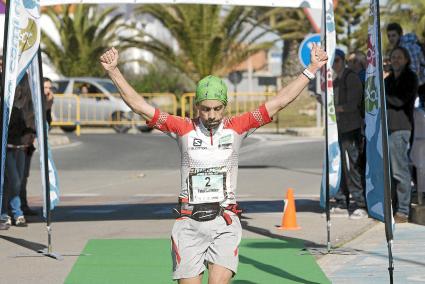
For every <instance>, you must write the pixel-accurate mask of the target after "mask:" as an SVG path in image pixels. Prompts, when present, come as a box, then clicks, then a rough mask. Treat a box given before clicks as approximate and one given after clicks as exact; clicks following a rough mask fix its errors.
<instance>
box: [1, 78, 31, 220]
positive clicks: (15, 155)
mask: <svg viewBox="0 0 425 284" xmlns="http://www.w3.org/2000/svg"><path fill="white" fill-rule="evenodd" d="M34 138H35V122H34V110H33V106H32V101H31V90H30V86H29V82H28V75H27V74H25V75H24V76H23V77H22V79H21V81H20V82H19V84H18V85H17V86H16V90H15V99H14V101H13V108H12V114H11V116H10V122H9V133H8V138H7V151H6V164H5V183H4V184H5V187H4V189H5V190H4V193H3V198H4V200H5V201H6V204H7V205H9V209H10V211H11V213H12V218H11V217H10V216H8V214H7V213H8V212H7V209H8V207H7V206H3V207H2V212H1V215H2V217H1V218H2V219H3V220H4V219H6V220H7V223H8V224H9V225H10V224H14V225H15V226H17V227H26V226H27V222H26V219H25V217H24V214H23V211H22V208H21V198H20V193H21V190H22V183H23V181H24V178H25V176H24V175H25V160H26V156H27V153H28V150H29V148H30V147H31V146H32V144H33V143H34Z"/></svg>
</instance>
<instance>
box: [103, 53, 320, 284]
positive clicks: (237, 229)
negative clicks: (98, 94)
mask: <svg viewBox="0 0 425 284" xmlns="http://www.w3.org/2000/svg"><path fill="white" fill-rule="evenodd" d="M327 59H328V57H327V55H326V53H325V52H324V51H323V50H322V49H320V48H319V47H318V46H316V45H313V48H312V51H311V64H310V65H309V66H308V67H307V68H306V69H305V70H304V71H303V73H302V74H301V75H300V76H298V78H296V79H295V80H294V81H293V82H291V83H290V84H289V85H288V86H286V87H285V88H283V89H281V90H280V91H279V92H278V95H277V96H276V97H273V98H272V99H271V100H269V101H267V102H266V103H265V104H263V105H261V106H260V107H259V108H257V109H256V110H254V111H251V112H247V113H244V114H242V115H239V116H234V117H224V113H225V108H226V105H227V87H226V85H225V84H224V82H223V81H222V80H221V79H220V78H218V77H215V76H207V77H205V78H203V79H202V80H201V81H199V82H198V85H197V87H196V96H195V104H196V108H197V110H198V113H199V117H197V118H195V119H189V118H180V117H177V116H173V115H170V114H168V113H165V112H162V111H160V110H159V109H155V108H154V107H153V106H151V105H150V104H148V103H147V102H146V101H145V100H144V99H143V97H142V96H140V95H139V94H137V93H136V91H135V90H134V89H133V88H132V87H131V86H130V85H129V84H128V82H127V81H126V79H125V78H124V76H123V75H122V74H121V72H120V70H119V69H118V67H117V64H118V51H117V50H116V49H115V48H111V49H109V50H108V51H106V52H105V53H104V54H103V55H102V56H101V57H100V62H101V64H102V66H103V68H104V69H105V70H106V72H107V73H108V75H109V77H110V78H111V79H112V81H113V82H114V83H115V85H116V86H117V88H118V89H119V91H120V93H121V96H122V98H123V100H124V101H125V102H126V103H127V104H128V106H129V107H130V108H131V109H132V110H133V111H134V112H136V113H138V114H140V115H142V116H144V117H145V118H146V119H147V121H148V124H149V126H151V127H155V128H157V129H159V130H161V131H163V132H165V133H167V134H173V135H172V137H174V138H175V139H176V140H177V142H178V145H179V147H180V150H181V191H180V195H179V204H178V208H177V209H176V212H177V214H178V218H177V220H176V222H175V224H174V227H173V230H172V233H171V246H172V255H173V279H175V280H178V283H180V284H191V283H201V282H202V276H203V272H204V270H205V269H206V268H208V274H209V279H208V283H210V284H215V283H229V282H230V280H231V278H232V277H233V275H234V274H235V273H236V271H237V265H238V245H239V243H240V240H241V235H242V227H241V224H240V222H239V218H238V215H239V213H240V210H239V209H238V207H237V204H236V196H235V193H236V180H237V170H238V151H239V148H240V146H241V142H242V140H243V138H245V137H246V136H247V135H248V134H249V133H251V132H252V131H253V130H255V129H256V128H258V127H260V126H262V125H265V124H267V123H269V122H270V121H271V117H272V116H273V115H275V114H276V113H277V112H278V111H280V110H281V109H283V108H284V107H285V106H287V105H288V104H289V103H290V102H292V101H293V100H294V99H295V98H296V97H297V96H298V95H299V94H300V93H301V91H302V90H303V89H304V88H305V87H306V86H307V84H308V83H309V81H310V80H312V79H313V78H314V74H315V73H316V72H317V71H318V70H319V69H320V67H322V66H323V65H324V64H326V62H327ZM170 136H171V135H170Z"/></svg>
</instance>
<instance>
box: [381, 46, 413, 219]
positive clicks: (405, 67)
mask: <svg viewBox="0 0 425 284" xmlns="http://www.w3.org/2000/svg"><path fill="white" fill-rule="evenodd" d="M390 60H391V69H392V70H391V73H390V75H389V76H388V77H387V78H386V79H385V92H386V103H387V112H388V134H389V150H390V161H391V174H392V180H393V184H394V185H395V187H394V188H395V195H396V198H397V199H396V203H395V204H394V208H395V212H396V213H395V215H394V219H395V221H396V222H397V223H405V222H407V220H408V216H409V210H410V208H409V206H410V199H411V173H410V169H409V159H408V150H409V139H410V136H411V131H412V120H413V118H412V114H413V105H414V101H415V95H416V92H417V90H418V78H417V77H416V74H415V73H414V72H413V71H412V70H410V68H409V66H411V65H410V57H409V52H408V51H407V49H405V48H403V47H401V46H398V47H396V48H394V49H393V51H392V52H391V53H390Z"/></svg>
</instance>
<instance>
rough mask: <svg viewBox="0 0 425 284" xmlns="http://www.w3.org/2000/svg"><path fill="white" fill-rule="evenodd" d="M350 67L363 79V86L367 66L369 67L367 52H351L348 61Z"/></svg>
mask: <svg viewBox="0 0 425 284" xmlns="http://www.w3.org/2000/svg"><path fill="white" fill-rule="evenodd" d="M347 65H348V68H350V69H351V70H353V71H354V72H356V73H357V74H358V75H359V77H360V80H361V81H362V84H363V86H364V85H365V81H366V68H367V57H366V54H364V52H362V51H355V52H353V53H351V54H350V56H349V57H348V62H347Z"/></svg>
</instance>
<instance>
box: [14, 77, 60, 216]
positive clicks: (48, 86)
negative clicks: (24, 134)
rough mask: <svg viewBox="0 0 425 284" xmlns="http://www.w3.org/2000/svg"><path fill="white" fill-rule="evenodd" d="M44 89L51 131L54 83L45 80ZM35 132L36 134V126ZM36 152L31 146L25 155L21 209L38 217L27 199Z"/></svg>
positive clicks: (47, 117)
mask: <svg viewBox="0 0 425 284" xmlns="http://www.w3.org/2000/svg"><path fill="white" fill-rule="evenodd" d="M43 89H44V95H45V96H46V98H45V103H46V121H47V123H48V125H49V130H50V125H51V123H52V105H53V91H52V81H51V80H50V79H49V78H47V77H44V78H43ZM34 132H35V125H34ZM34 151H35V147H34V144H31V145H30V146H29V147H28V149H27V151H26V155H25V167H24V177H23V180H22V188H21V192H20V194H19V196H20V198H21V209H22V212H23V213H24V215H25V216H36V215H37V211H35V210H33V209H31V208H30V207H29V205H28V198H27V182H28V177H29V175H30V168H31V159H32V155H33V154H34Z"/></svg>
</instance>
